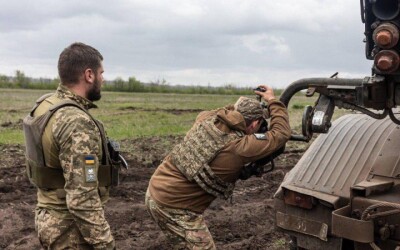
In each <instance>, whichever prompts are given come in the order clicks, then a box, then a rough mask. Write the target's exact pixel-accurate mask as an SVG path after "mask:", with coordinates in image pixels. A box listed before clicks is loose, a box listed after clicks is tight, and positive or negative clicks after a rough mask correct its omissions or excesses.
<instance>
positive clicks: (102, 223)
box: [34, 85, 114, 249]
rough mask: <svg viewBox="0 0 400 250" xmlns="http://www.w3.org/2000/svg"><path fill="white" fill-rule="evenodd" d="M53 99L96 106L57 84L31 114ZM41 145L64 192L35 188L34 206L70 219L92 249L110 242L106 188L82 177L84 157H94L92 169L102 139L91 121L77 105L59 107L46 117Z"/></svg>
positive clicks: (46, 107)
mask: <svg viewBox="0 0 400 250" xmlns="http://www.w3.org/2000/svg"><path fill="white" fill-rule="evenodd" d="M54 100H57V101H60V100H61V101H62V100H72V101H74V102H76V103H77V104H78V105H80V106H81V107H83V108H84V109H86V110H88V109H90V108H96V107H97V106H96V105H95V104H93V103H92V102H90V101H89V100H87V99H85V98H83V97H81V96H78V95H75V94H74V93H73V92H71V91H70V90H69V89H68V88H66V87H64V86H62V85H60V86H59V87H58V89H57V91H56V93H55V94H54V95H52V96H50V97H49V98H46V99H45V100H44V101H43V102H42V103H41V104H40V105H39V106H38V108H37V109H36V110H35V113H34V116H38V115H41V114H43V113H45V112H47V111H48V110H49V108H50V107H51V106H53V105H54ZM42 144H43V152H45V156H44V157H45V161H46V166H47V167H53V168H62V169H63V175H64V179H65V186H64V191H65V192H62V193H64V194H61V195H60V192H59V191H60V190H54V189H53V190H44V189H38V205H37V206H38V208H45V209H47V210H48V211H49V212H50V213H51V214H52V215H53V216H55V217H57V218H62V219H65V220H73V221H74V223H76V225H77V227H78V228H79V230H80V232H81V234H82V236H83V238H84V239H85V240H86V241H87V242H88V243H89V244H91V245H93V246H94V247H95V248H96V249H97V248H104V247H105V246H108V245H110V243H112V242H113V241H114V239H113V237H112V235H111V231H110V226H109V224H108V222H107V221H106V219H105V217H104V210H103V205H104V203H105V202H106V201H107V200H108V198H109V190H108V188H101V189H100V188H99V187H98V182H97V181H95V182H93V181H91V182H88V181H87V176H85V161H86V159H87V156H90V158H91V160H92V159H94V167H95V168H96V169H98V167H99V161H101V159H102V153H103V152H102V140H101V135H100V131H99V128H98V127H97V126H96V124H95V122H94V121H93V120H92V119H91V118H90V117H89V116H88V115H87V114H86V113H85V112H84V111H82V110H80V109H78V108H77V107H73V106H66V107H63V108H60V109H59V110H57V111H56V112H55V114H54V115H53V116H52V117H51V118H50V120H49V122H48V124H47V126H46V128H45V131H44V134H43V136H42Z"/></svg>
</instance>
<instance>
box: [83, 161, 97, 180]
mask: <svg viewBox="0 0 400 250" xmlns="http://www.w3.org/2000/svg"><path fill="white" fill-rule="evenodd" d="M83 158H84V162H83V164H84V171H85V182H86V183H90V182H96V181H97V171H96V157H95V156H94V155H84V156H83Z"/></svg>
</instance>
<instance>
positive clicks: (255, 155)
mask: <svg viewBox="0 0 400 250" xmlns="http://www.w3.org/2000/svg"><path fill="white" fill-rule="evenodd" d="M268 109H269V114H270V116H271V121H270V130H269V131H268V132H266V133H265V134H264V135H257V134H252V135H246V136H245V137H244V138H243V139H242V140H240V141H239V142H238V143H237V145H236V151H237V152H236V153H237V154H238V155H240V156H241V157H243V160H244V162H245V163H247V162H252V161H255V160H258V159H261V158H263V157H265V156H267V155H269V154H271V153H273V152H275V151H276V150H278V149H279V148H281V147H282V146H283V145H285V143H286V142H287V141H288V140H289V138H290V134H291V129H290V125H289V116H288V113H287V110H286V107H285V105H284V104H283V103H282V102H280V101H278V100H276V99H275V98H273V99H270V100H269V106H268Z"/></svg>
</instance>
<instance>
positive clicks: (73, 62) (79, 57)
mask: <svg viewBox="0 0 400 250" xmlns="http://www.w3.org/2000/svg"><path fill="white" fill-rule="evenodd" d="M101 61H103V56H102V55H101V54H100V52H99V51H98V50H97V49H95V48H93V47H91V46H89V45H86V44H84V43H79V42H76V43H73V44H71V45H70V46H68V47H67V48H65V49H64V50H63V51H62V52H61V54H60V57H59V59H58V75H59V76H60V80H61V84H63V85H66V84H73V83H76V82H78V80H79V77H80V76H81V74H83V72H85V70H86V69H88V68H90V69H92V70H93V71H94V72H95V73H97V69H98V68H99V67H100V66H101Z"/></svg>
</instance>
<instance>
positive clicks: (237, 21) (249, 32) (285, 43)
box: [0, 0, 372, 88]
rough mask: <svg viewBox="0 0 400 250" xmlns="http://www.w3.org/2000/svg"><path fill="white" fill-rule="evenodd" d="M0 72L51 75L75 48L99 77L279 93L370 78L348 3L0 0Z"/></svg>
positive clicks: (356, 16)
mask: <svg viewBox="0 0 400 250" xmlns="http://www.w3.org/2000/svg"><path fill="white" fill-rule="evenodd" d="M0 3H1V4H0V6H1V7H0V74H6V75H14V74H15V71H16V70H17V69H18V70H22V71H23V72H24V73H25V75H27V76H33V77H50V78H54V77H56V76H57V60H58V56H59V54H60V52H61V51H62V50H63V49H64V48H65V47H67V46H68V45H69V44H71V43H72V42H75V41H80V42H84V43H87V44H89V45H91V46H93V47H95V48H97V49H98V50H99V51H100V52H101V53H102V54H103V56H104V68H105V73H104V76H105V78H106V79H107V80H113V79H115V78H116V77H118V76H119V77H122V78H123V79H125V80H127V79H128V77H130V76H135V77H136V78H137V79H138V80H140V81H142V82H154V81H157V80H162V79H165V80H166V81H167V82H168V83H169V84H171V85H175V84H184V85H212V86H221V85H225V84H234V85H235V86H254V85H257V84H259V83H266V84H270V85H272V86H274V87H280V88H281V87H285V86H287V85H289V84H290V83H291V82H293V81H295V80H297V79H300V78H305V77H328V76H330V75H331V74H333V73H335V72H336V71H338V72H339V76H341V77H363V76H366V75H369V74H370V68H371V65H372V62H371V61H369V60H367V59H365V55H364V43H363V41H362V40H363V38H364V37H363V31H364V27H363V24H362V23H361V18H360V6H359V1H357V0H286V1H284V0H242V1H239V0H226V1H222V0H113V1H100V0H79V1H78V0H68V1H67V0H64V1H61V0H35V1H31V0H14V1H10V0H0Z"/></svg>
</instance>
